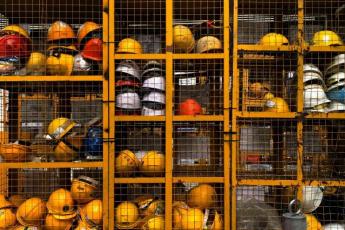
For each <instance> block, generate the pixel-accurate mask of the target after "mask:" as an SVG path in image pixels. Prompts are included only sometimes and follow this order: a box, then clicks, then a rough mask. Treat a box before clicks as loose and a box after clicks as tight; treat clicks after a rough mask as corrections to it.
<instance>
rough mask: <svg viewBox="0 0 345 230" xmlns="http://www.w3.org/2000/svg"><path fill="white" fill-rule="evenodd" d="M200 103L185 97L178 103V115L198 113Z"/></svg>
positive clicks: (200, 110) (199, 112)
mask: <svg viewBox="0 0 345 230" xmlns="http://www.w3.org/2000/svg"><path fill="white" fill-rule="evenodd" d="M200 114H202V109H201V105H200V104H199V103H198V102H197V101H196V100H194V99H187V100H185V101H183V102H181V103H180V104H179V108H178V115H200Z"/></svg>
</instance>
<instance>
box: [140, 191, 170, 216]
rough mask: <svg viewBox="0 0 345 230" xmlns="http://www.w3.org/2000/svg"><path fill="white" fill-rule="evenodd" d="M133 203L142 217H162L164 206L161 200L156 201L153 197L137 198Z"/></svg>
mask: <svg viewBox="0 0 345 230" xmlns="http://www.w3.org/2000/svg"><path fill="white" fill-rule="evenodd" d="M134 202H135V203H136V204H137V205H138V208H139V212H140V214H141V215H142V216H144V217H148V216H153V215H155V216H158V215H164V210H165V205H164V201H163V200H156V199H155V198H154V197H153V196H145V195H143V196H139V197H137V198H136V199H135V200H134Z"/></svg>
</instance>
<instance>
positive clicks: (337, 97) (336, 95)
mask: <svg viewBox="0 0 345 230" xmlns="http://www.w3.org/2000/svg"><path fill="white" fill-rule="evenodd" d="M327 97H328V98H329V99H330V100H334V101H337V102H340V103H345V82H341V83H338V84H337V85H336V86H335V88H333V89H331V90H330V89H328V90H327Z"/></svg>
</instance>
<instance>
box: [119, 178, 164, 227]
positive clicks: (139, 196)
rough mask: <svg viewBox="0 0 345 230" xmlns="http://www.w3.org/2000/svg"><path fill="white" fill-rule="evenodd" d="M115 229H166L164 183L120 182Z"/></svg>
mask: <svg viewBox="0 0 345 230" xmlns="http://www.w3.org/2000/svg"><path fill="white" fill-rule="evenodd" d="M115 194H116V195H115V217H114V218H115V229H165V228H164V226H165V185H164V184H118V185H117V186H116V188H115Z"/></svg>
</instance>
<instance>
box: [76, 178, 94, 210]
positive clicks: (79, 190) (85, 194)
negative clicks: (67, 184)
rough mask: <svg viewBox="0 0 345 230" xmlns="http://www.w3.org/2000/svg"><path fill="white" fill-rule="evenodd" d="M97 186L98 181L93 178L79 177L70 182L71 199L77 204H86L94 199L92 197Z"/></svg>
mask: <svg viewBox="0 0 345 230" xmlns="http://www.w3.org/2000/svg"><path fill="white" fill-rule="evenodd" d="M97 186H98V181H96V180H94V179H93V178H91V177H87V176H80V177H78V178H77V179H74V180H73V181H72V186H71V193H72V197H73V199H74V200H75V201H76V202H77V203H79V204H84V203H87V202H89V201H91V200H93V199H94V197H93V195H94V192H95V190H96V189H97Z"/></svg>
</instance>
